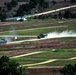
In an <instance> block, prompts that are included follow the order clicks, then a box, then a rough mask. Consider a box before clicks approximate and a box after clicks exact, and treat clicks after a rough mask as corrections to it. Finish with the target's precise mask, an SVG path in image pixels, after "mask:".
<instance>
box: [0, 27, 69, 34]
mask: <svg viewBox="0 0 76 75" xmlns="http://www.w3.org/2000/svg"><path fill="white" fill-rule="evenodd" d="M64 30H68V29H67V27H62V28H61V27H59V28H50V27H49V28H41V29H34V30H22V31H21V30H20V31H14V32H15V33H16V35H39V34H40V33H49V32H53V31H57V32H62V31H64ZM9 33H10V34H9ZM0 35H15V34H14V33H12V32H11V31H7V32H2V33H0Z"/></svg>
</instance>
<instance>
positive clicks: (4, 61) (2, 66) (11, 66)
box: [0, 56, 27, 75]
mask: <svg viewBox="0 0 76 75" xmlns="http://www.w3.org/2000/svg"><path fill="white" fill-rule="evenodd" d="M0 74H1V75H27V73H25V70H24V69H23V68H22V67H19V64H18V63H17V62H15V61H13V60H11V59H9V58H8V57H7V56H2V57H1V58H0Z"/></svg>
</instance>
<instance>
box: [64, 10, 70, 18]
mask: <svg viewBox="0 0 76 75" xmlns="http://www.w3.org/2000/svg"><path fill="white" fill-rule="evenodd" d="M70 17H71V12H70V10H66V11H65V12H64V18H70Z"/></svg>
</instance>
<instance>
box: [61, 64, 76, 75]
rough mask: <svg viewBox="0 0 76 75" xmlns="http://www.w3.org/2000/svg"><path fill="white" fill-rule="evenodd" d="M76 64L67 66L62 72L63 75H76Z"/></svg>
mask: <svg viewBox="0 0 76 75" xmlns="http://www.w3.org/2000/svg"><path fill="white" fill-rule="evenodd" d="M75 70H76V63H75V64H73V65H72V64H68V65H65V66H64V67H63V68H62V69H61V70H60V72H61V73H62V75H76V71H75Z"/></svg>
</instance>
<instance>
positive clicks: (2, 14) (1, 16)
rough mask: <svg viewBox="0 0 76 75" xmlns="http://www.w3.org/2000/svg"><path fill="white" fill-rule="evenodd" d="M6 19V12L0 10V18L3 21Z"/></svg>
mask: <svg viewBox="0 0 76 75" xmlns="http://www.w3.org/2000/svg"><path fill="white" fill-rule="evenodd" d="M5 19H6V13H3V12H0V20H1V21H5Z"/></svg>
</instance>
